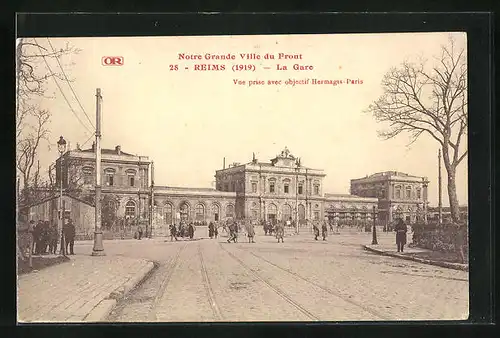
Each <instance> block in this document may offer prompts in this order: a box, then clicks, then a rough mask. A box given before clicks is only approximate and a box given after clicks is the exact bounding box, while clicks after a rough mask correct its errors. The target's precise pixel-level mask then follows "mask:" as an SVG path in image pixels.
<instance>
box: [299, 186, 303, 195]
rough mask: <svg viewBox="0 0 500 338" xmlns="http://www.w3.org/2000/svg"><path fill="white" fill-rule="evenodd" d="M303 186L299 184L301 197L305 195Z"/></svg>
mask: <svg viewBox="0 0 500 338" xmlns="http://www.w3.org/2000/svg"><path fill="white" fill-rule="evenodd" d="M302 189H303V186H302V184H299V195H302V194H303V190H302Z"/></svg>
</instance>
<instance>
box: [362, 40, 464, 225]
mask: <svg viewBox="0 0 500 338" xmlns="http://www.w3.org/2000/svg"><path fill="white" fill-rule="evenodd" d="M434 61H435V62H434V63H433V64H432V65H431V66H428V64H427V62H426V60H421V61H419V62H418V63H411V62H408V61H405V62H403V63H402V65H401V66H400V67H397V68H392V69H390V70H389V72H388V73H387V74H386V75H385V76H384V78H383V80H382V87H383V90H384V93H383V94H382V95H381V96H380V97H379V98H378V100H376V101H375V102H373V103H372V104H371V105H370V106H369V107H368V109H367V112H368V113H371V114H373V116H374V117H375V119H376V120H377V121H378V122H382V123H385V124H388V128H387V129H385V130H381V131H379V137H381V138H383V139H391V138H393V137H395V136H397V135H399V134H401V133H403V132H407V133H409V136H410V143H409V144H412V143H413V142H415V141H416V140H417V139H418V138H419V137H420V136H421V135H422V134H425V135H426V136H429V137H431V138H432V139H434V140H436V141H437V142H438V143H439V145H440V147H441V148H442V151H443V161H444V166H445V168H446V172H447V174H448V197H449V201H450V209H451V217H452V219H453V221H455V222H457V221H458V220H459V218H460V212H459V205H458V198H457V191H456V183H455V175H456V169H457V166H458V165H459V164H460V163H461V162H462V160H463V159H464V158H465V157H466V156H467V145H465V149H462V148H464V147H463V146H464V140H465V141H466V138H467V114H468V112H467V63H466V55H465V50H464V48H458V47H457V46H456V41H455V40H454V39H453V37H450V39H449V43H448V44H447V45H446V46H442V47H441V55H439V56H436V57H434Z"/></svg>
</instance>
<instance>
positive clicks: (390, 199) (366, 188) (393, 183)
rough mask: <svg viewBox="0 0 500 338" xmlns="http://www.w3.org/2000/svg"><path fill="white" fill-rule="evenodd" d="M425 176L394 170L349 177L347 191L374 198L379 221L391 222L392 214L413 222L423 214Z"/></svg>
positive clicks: (423, 217)
mask: <svg viewBox="0 0 500 338" xmlns="http://www.w3.org/2000/svg"><path fill="white" fill-rule="evenodd" d="M428 185H429V180H428V179H427V178H426V177H420V176H413V175H409V174H405V173H401V172H398V171H385V172H381V173H376V174H373V175H370V176H366V177H363V178H358V179H352V180H351V194H353V195H357V196H363V197H373V198H378V209H379V216H378V217H379V220H380V221H382V222H388V223H390V222H392V221H393V220H394V219H395V218H396V217H397V218H403V219H404V220H405V221H407V222H410V223H414V222H417V221H421V220H424V219H425V217H426V212H427V207H428V204H429V202H428V199H427V197H428V196H427V194H428V191H427V188H428Z"/></svg>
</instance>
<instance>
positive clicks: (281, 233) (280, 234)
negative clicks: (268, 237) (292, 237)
mask: <svg viewBox="0 0 500 338" xmlns="http://www.w3.org/2000/svg"><path fill="white" fill-rule="evenodd" d="M275 233H276V239H277V240H278V243H279V242H280V240H281V243H283V238H284V237H285V224H284V223H282V222H278V223H277V224H276V232H275Z"/></svg>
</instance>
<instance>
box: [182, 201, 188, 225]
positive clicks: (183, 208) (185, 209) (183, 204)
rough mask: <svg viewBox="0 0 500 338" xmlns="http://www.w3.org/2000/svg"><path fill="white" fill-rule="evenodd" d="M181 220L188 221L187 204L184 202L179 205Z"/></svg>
mask: <svg viewBox="0 0 500 338" xmlns="http://www.w3.org/2000/svg"><path fill="white" fill-rule="evenodd" d="M180 213H181V220H182V221H188V220H189V205H188V204H187V203H186V202H184V203H182V205H181V207H180Z"/></svg>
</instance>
